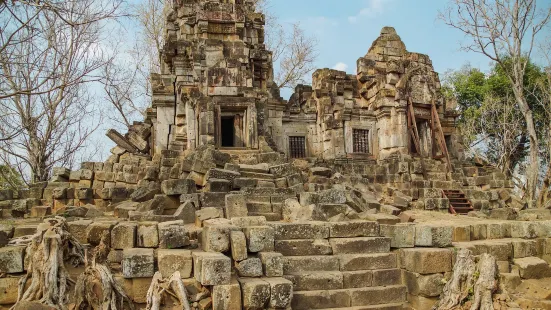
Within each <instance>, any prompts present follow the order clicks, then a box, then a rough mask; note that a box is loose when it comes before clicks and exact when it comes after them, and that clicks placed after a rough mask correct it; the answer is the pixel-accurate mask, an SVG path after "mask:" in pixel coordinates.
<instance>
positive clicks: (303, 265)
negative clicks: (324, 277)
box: [282, 256, 339, 274]
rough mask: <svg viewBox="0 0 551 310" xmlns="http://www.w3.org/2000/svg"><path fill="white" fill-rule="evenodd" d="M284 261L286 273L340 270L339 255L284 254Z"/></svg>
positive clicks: (284, 271)
mask: <svg viewBox="0 0 551 310" xmlns="http://www.w3.org/2000/svg"><path fill="white" fill-rule="evenodd" d="M282 261H283V273H284V274H293V273H304V272H309V271H339V257H338V256H284V257H282Z"/></svg>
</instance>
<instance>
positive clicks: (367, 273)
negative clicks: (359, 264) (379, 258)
mask: <svg viewBox="0 0 551 310" xmlns="http://www.w3.org/2000/svg"><path fill="white" fill-rule="evenodd" d="M341 274H342V286H343V288H360V287H368V286H372V282H373V272H372V271H371V270H359V271H343V272H341Z"/></svg>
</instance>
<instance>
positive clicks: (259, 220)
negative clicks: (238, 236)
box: [231, 216, 266, 228]
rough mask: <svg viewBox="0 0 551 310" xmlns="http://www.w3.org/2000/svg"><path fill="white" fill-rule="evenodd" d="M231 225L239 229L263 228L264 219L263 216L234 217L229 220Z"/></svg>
mask: <svg viewBox="0 0 551 310" xmlns="http://www.w3.org/2000/svg"><path fill="white" fill-rule="evenodd" d="M231 223H232V225H234V226H237V227H241V228H246V227H250V226H265V225H266V218H265V217H264V216H245V217H235V218H232V219H231Z"/></svg>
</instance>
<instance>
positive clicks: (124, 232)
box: [111, 222, 138, 250]
mask: <svg viewBox="0 0 551 310" xmlns="http://www.w3.org/2000/svg"><path fill="white" fill-rule="evenodd" d="M137 226H138V225H137V224H136V223H129V222H122V223H119V224H117V225H116V226H115V227H113V229H112V230H111V247H112V248H114V249H119V250H122V249H126V248H133V247H134V246H135V244H136V229H137Z"/></svg>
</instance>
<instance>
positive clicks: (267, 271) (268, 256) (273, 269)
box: [258, 252, 283, 277]
mask: <svg viewBox="0 0 551 310" xmlns="http://www.w3.org/2000/svg"><path fill="white" fill-rule="evenodd" d="M258 258H260V261H261V262H262V271H263V272H264V275H265V276H267V277H281V276H283V254H281V253H277V252H260V253H258Z"/></svg>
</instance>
